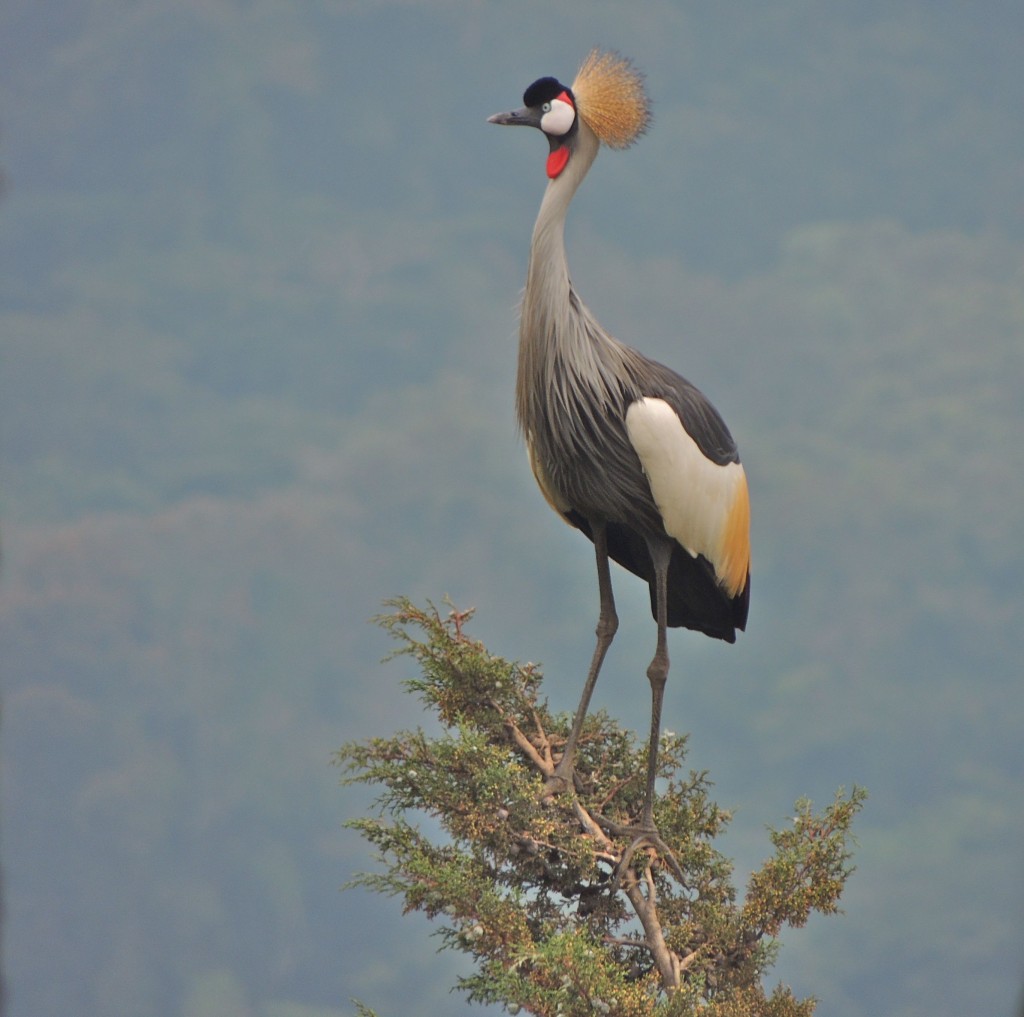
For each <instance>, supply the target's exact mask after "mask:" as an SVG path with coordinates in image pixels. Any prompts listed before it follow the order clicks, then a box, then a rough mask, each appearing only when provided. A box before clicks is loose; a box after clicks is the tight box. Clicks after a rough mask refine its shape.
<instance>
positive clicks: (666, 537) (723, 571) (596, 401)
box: [490, 51, 750, 827]
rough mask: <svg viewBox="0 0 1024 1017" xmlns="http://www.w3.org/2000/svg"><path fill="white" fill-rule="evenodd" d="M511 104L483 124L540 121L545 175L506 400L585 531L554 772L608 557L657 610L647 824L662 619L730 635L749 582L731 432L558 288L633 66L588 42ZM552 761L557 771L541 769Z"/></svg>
mask: <svg viewBox="0 0 1024 1017" xmlns="http://www.w3.org/2000/svg"><path fill="white" fill-rule="evenodd" d="M523 101H524V103H525V106H524V107H523V108H522V109H519V110H514V111H512V112H510V113H501V114H497V115H496V116H494V117H491V118H490V120H491V122H492V123H498V124H508V125H514V124H521V125H525V126H532V127H536V128H539V129H540V130H541V131H542V132H543V133H544V134H545V136H546V137H547V139H548V142H549V154H548V158H547V163H546V170H547V175H548V177H549V182H548V185H547V188H546V190H545V192H544V197H543V199H542V201H541V207H540V211H539V212H538V215H537V221H536V223H535V226H534V230H533V238H532V242H531V247H530V260H529V266H528V269H527V276H526V287H525V290H524V294H523V303H522V313H521V323H520V335H519V359H518V372H517V380H516V412H517V416H518V420H519V425H520V428H521V430H522V432H523V435H524V438H525V441H526V447H527V452H528V454H529V459H530V465H531V467H532V470H533V473H534V476H535V477H536V480H537V483H538V485H539V486H540V489H541V491H542V492H543V494H544V496H545V498H546V499H547V501H548V502H549V504H550V505H551V506H552V507H553V508H554V509H555V511H556V512H558V513H559V514H560V515H561V516H562V517H563V519H565V520H566V521H567V522H568V523H570V524H571V525H573V526H575V527H577V528H578V529H580V530H581V531H583V532H584V533H585V534H586V535H587V536H588V537H590V539H591V540H592V541H593V542H594V546H595V550H596V554H597V565H598V582H599V592H600V597H601V615H600V619H599V622H598V645H597V648H596V650H595V653H594V658H593V660H592V663H591V669H590V672H589V673H588V677H587V684H586V687H585V689H584V694H583V700H582V702H581V704H580V708H579V709H578V711H577V715H576V719H575V721H574V724H573V731H572V733H571V734H570V737H569V741H568V743H567V746H566V752H565V754H564V755H563V763H564V761H565V759H566V757H568V758H569V762H568V763H564V765H563V764H560V766H562V769H563V772H562V773H561V774H559V776H561V777H563V778H564V777H565V776H566V771H570V770H571V756H572V752H573V750H574V748H575V744H576V739H577V738H578V735H579V730H580V727H581V725H582V721H583V716H584V715H585V713H586V709H587V705H588V702H589V698H590V693H591V691H592V689H593V686H594V683H595V682H596V679H597V673H598V671H599V669H600V666H601V662H602V660H603V657H604V654H605V652H606V650H607V648H608V645H609V644H610V642H611V639H612V636H613V635H614V632H615V629H616V628H617V624H618V620H617V617H616V615H615V608H614V601H613V598H612V592H611V582H610V578H609V576H608V558H609V557H610V558H612V559H613V560H615V561H617V562H619V564H621V565H623V566H624V567H625V568H627V569H628V570H629V571H631V572H633V573H634V574H636V575H637V576H639V577H641V578H642V579H644V580H646V581H647V582H648V584H649V587H650V594H651V610H652V613H653V615H654V617H655V620H656V621H657V622H658V648H657V651H656V653H655V659H654V660H653V661H652V663H651V667H650V668H648V676H649V678H650V680H651V685H652V689H653V690H654V697H655V698H654V708H653V711H652V736H651V737H652V744H651V749H652V751H651V757H650V759H651V762H650V766H651V772H650V774H649V782H648V789H649V793H648V804H647V806H646V807H645V824H643V825H646V826H648V827H649V826H651V825H652V819H651V814H650V800H651V798H652V795H653V783H654V767H655V762H654V760H655V758H656V755H657V731H658V728H659V726H660V710H661V691H662V690H663V687H664V682H665V677H666V675H667V672H668V654H667V649H666V646H665V628H666V627H668V626H685V627H687V628H691V629H696V630H698V631H701V632H704V633H706V634H707V635H709V636H713V637H715V638H718V639H724V640H726V641H728V642H733V641H735V638H736V630H737V629H742V628H744V626H745V624H746V620H747V607H748V603H749V591H750V577H749V572H750V569H749V565H750V544H749V522H750V509H749V499H748V493H747V483H746V477H745V475H744V471H743V467H742V465H741V464H740V460H739V456H738V454H737V450H736V444H735V442H734V441H733V439H732V436H731V435H730V433H729V430H728V428H727V427H726V426H725V423H724V422H723V420H722V418H721V417H720V416H719V414H718V413H717V411H716V410H715V409H714V407H713V406H712V405H711V403H710V402H709V401H708V400H707V399H706V398H705V397H704V395H702V394H701V392H700V391H699V390H698V389H697V388H696V387H695V386H693V385H692V384H690V382H688V381H687V380H686V379H685V378H682V377H681V376H680V375H678V374H676V373H675V372H674V371H672V370H671V369H669V368H668V367H665V366H664V365H662V364H659V363H657V362H656V361H653V360H650V359H648V358H647V357H645V356H644V355H643V354H641V353H639V352H637V351H636V350H635V349H632V348H631V347H629V346H626V345H624V344H623V343H621V342H619V341H618V340H616V339H614V338H613V337H612V336H610V335H609V334H608V333H607V332H605V331H604V329H603V328H602V327H601V326H600V324H599V323H598V322H597V320H596V318H595V317H594V316H593V315H592V314H591V312H590V311H589V310H588V309H587V307H586V305H585V304H584V303H583V301H582V300H581V299H580V297H579V295H578V294H577V293H576V290H575V288H574V287H573V284H572V281H571V278H570V274H569V268H568V263H567V259H566V253H565V219H566V214H567V211H568V208H569V203H570V201H571V200H572V197H573V195H574V194H575V192H576V189H577V188H578V187H579V185H580V183H581V182H582V181H583V178H584V177H585V176H586V174H587V171H588V170H589V169H590V167H591V165H592V164H593V161H594V159H595V158H596V156H597V153H598V150H599V148H600V146H601V144H602V143H605V144H607V145H609V146H610V147H614V148H624V147H627V146H628V145H630V144H631V143H632V142H633V141H634V140H635V139H636V137H637V136H638V135H639V134H641V133H642V132H643V131H644V130H645V129H646V127H647V124H648V121H649V112H648V103H647V97H646V94H645V92H644V88H643V79H642V77H641V76H640V75H639V74H638V73H637V72H636V71H635V70H634V69H633V67H632V65H631V64H630V63H629V62H628V61H626V60H623V59H622V58H621V57H618V56H617V55H615V54H611V53H601V52H599V51H595V52H593V53H592V54H591V55H590V56H589V57H588V58H587V60H586V61H585V62H584V65H583V66H582V67H581V69H580V72H579V74H578V75H577V77H576V80H575V81H574V82H573V85H572V86H571V87H567V86H565V85H563V84H561V83H560V82H559V81H558V80H557V79H555V78H541V79H539V80H537V81H535V82H534V83H533V84H532V85H531V86H530V87H529V88H528V89H527V90H526V93H525V94H524V96H523ZM556 773H557V771H556Z"/></svg>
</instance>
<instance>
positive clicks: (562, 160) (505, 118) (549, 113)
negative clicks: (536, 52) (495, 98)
mask: <svg viewBox="0 0 1024 1017" xmlns="http://www.w3.org/2000/svg"><path fill="white" fill-rule="evenodd" d="M487 122H488V123H489V124H502V125H504V126H511V127H514V126H523V127H536V128H538V129H539V130H541V131H543V132H544V136H545V137H546V138H547V139H548V144H549V146H550V151H549V153H548V166H547V170H548V176H549V177H551V178H552V179H554V178H555V177H557V176H558V174H559V173H561V172H562V170H563V169H565V164H566V163H567V162H568V161H569V152H570V145H571V142H572V138H573V137H574V136H575V134H576V132H577V130H578V129H579V123H578V121H577V119H576V98H575V96H573V94H572V89H571V88H568V87H567V86H566V85H563V84H562V83H561V82H560V81H559V80H558V79H557V78H538V79H537V80H536V81H535V82H534V83H533V84H532V85H530V87H529V88H528V89H527V90H526V91H525V92H524V93H523V106H522V108H521V109H514V110H510V111H509V112H508V113H495V114H494V116H492V117H488V118H487Z"/></svg>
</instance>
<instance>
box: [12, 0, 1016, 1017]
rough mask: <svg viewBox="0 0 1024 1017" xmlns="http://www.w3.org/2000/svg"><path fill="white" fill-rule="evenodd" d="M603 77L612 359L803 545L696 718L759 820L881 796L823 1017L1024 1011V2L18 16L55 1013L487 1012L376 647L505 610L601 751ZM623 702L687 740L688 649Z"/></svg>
mask: <svg viewBox="0 0 1024 1017" xmlns="http://www.w3.org/2000/svg"><path fill="white" fill-rule="evenodd" d="M595 43H597V44H601V45H604V46H609V47H615V48H618V49H620V50H621V51H622V52H623V53H625V54H627V55H629V56H630V57H632V58H633V59H634V60H635V61H636V63H637V64H638V65H639V66H640V67H641V68H643V69H644V70H645V71H646V72H647V76H648V85H649V88H650V91H651V93H652V96H653V99H654V110H655V120H654V125H653V128H652V130H651V132H650V134H649V135H648V136H647V137H646V138H644V139H643V141H642V143H641V144H640V145H638V146H637V147H636V148H635V149H633V150H631V151H629V152H628V153H624V154H620V153H605V154H603V155H602V156H601V157H600V158H599V160H598V162H597V164H596V165H595V167H594V169H593V171H592V172H591V175H590V178H589V179H588V180H587V182H586V184H585V185H584V187H583V188H582V190H581V192H580V194H579V196H578V197H577V199H576V201H575V203H574V207H573V209H572V211H571V212H570V223H569V235H568V243H569V248H570V252H569V253H570V262H571V264H572V266H573V273H574V279H575V281H576V283H577V286H578V288H579V289H580V291H581V293H582V294H583V295H584V297H585V298H586V299H587V301H588V303H589V305H590V307H591V308H592V309H593V310H594V311H595V313H596V314H597V315H598V316H599V318H600V319H601V320H602V322H603V323H604V324H605V325H606V327H608V328H609V329H610V330H612V331H613V332H614V333H615V334H617V335H618V336H619V337H620V338H622V339H623V340H624V341H626V342H629V343H631V344H635V345H637V346H638V347H640V348H641V349H643V350H644V351H645V352H646V353H648V354H649V355H651V356H654V357H656V358H657V359H659V360H662V361H664V362H666V363H668V364H671V365H672V366H673V367H675V368H677V369H678V370H680V371H681V372H682V373H684V374H685V375H687V376H688V377H690V378H691V379H692V380H694V381H695V382H697V383H698V384H699V385H700V386H701V388H702V389H703V390H704V391H705V392H707V393H708V394H709V396H711V398H712V399H713V400H714V402H715V403H716V405H717V406H718V407H719V409H720V410H721V411H722V412H723V414H724V415H725V417H726V419H727V420H728V421H729V423H730V427H731V428H732V430H733V433H734V434H735V436H736V437H737V440H738V441H739V444H740V448H741V452H742V454H743V458H744V462H745V465H746V468H747V472H748V475H749V477H750V481H751V488H752V497H753V503H754V513H755V515H754V534H753V539H754V575H753V599H752V605H751V618H750V624H749V627H748V632H747V633H746V635H745V636H744V637H743V638H742V639H741V640H740V642H739V643H738V644H737V645H736V646H735V647H727V646H724V645H718V644H717V643H713V642H712V641H710V640H707V639H703V638H702V637H700V636H696V635H693V634H690V633H678V634H674V635H673V643H672V647H671V649H672V655H673V674H672V680H671V682H670V686H669V689H668V693H667V697H666V707H665V722H666V726H668V727H670V728H672V729H674V730H677V731H684V730H685V731H690V732H692V738H691V742H690V752H691V755H690V760H691V762H692V764H693V765H694V766H696V767H700V768H705V767H706V768H707V769H709V770H710V772H711V776H712V778H713V779H714V780H715V782H716V794H717V798H718V800H719V801H720V803H721V804H722V805H723V806H726V807H730V806H731V807H734V808H735V809H736V819H735V821H734V823H733V825H732V828H731V832H730V835H729V838H727V842H726V844H725V845H724V846H725V849H726V850H731V851H732V853H733V854H734V855H735V857H736V858H737V860H738V865H739V869H740V871H741V872H742V871H743V870H744V869H752V868H753V867H755V866H756V865H757V863H758V862H759V861H760V854H759V853H760V852H761V851H763V850H764V843H765V839H764V832H763V831H764V825H765V824H766V823H775V824H778V823H779V822H780V820H781V819H782V818H783V817H784V815H785V811H784V810H785V809H786V808H788V803H790V802H792V801H793V800H794V799H795V798H796V797H798V796H800V795H804V794H807V795H810V796H812V797H813V798H815V799H816V800H817V801H819V802H823V801H827V800H829V799H831V796H832V792H833V791H834V790H835V788H836V787H837V786H839V785H841V784H845V785H847V786H849V785H851V784H853V783H857V784H861V785H864V786H866V787H867V788H868V789H869V791H870V793H871V798H870V801H869V803H868V807H867V810H866V812H865V814H864V816H863V817H862V819H861V821H860V824H859V826H858V831H857V832H858V835H859V847H858V849H857V852H856V855H855V861H856V863H857V865H858V871H857V872H856V873H855V875H854V876H853V878H852V880H851V883H850V887H849V891H848V893H847V895H846V897H845V898H844V903H845V908H846V914H845V915H844V916H842V917H840V918H833V919H830V920H828V921H822V922H820V923H812V926H811V928H810V930H807V931H805V932H804V933H802V934H794V935H793V936H792V937H790V939H788V940H787V941H786V942H785V944H784V948H783V950H782V953H781V958H780V963H779V965H778V967H777V969H776V970H777V972H778V973H779V976H780V977H782V978H784V979H786V980H787V981H788V982H789V983H790V984H792V985H793V987H794V990H795V991H796V992H797V994H798V995H806V994H814V995H817V996H818V997H819V998H820V999H821V1001H822V1002H821V1004H820V1007H819V1011H818V1012H819V1014H821V1015H824V1017H856V1015H862V1014H865V1013H885V1014H887V1015H890V1017H924V1015H928V1017H931V1015H935V1014H944V1013H948V1014H963V1013H985V1014H1009V1013H1011V1012H1012V1010H1013V1008H1014V1005H1015V1003H1016V1002H1017V1001H1018V998H1019V990H1020V987H1021V984H1022V983H1024V957H1022V955H1021V949H1020V944H1021V943H1022V942H1024V850H1022V845H1024V792H1022V788H1024V743H1022V739H1021V731H1022V730H1024V683H1022V677H1024V666H1022V663H1021V662H1022V660H1024V637H1022V635H1021V621H1020V618H1021V614H1022V608H1024V583H1022V578H1021V577H1022V575H1024V541H1022V539H1021V533H1022V524H1024V456H1022V452H1021V448H1022V440H1024V426H1022V425H1024V396H1022V391H1024V388H1022V380H1024V121H1022V119H1021V109H1022V108H1024V76H1022V75H1021V73H1020V67H1021V62H1022V59H1024V10H1020V9H1018V7H1017V6H1015V5H1010V4H1001V3H995V2H993V3H986V4H983V5H982V6H981V7H966V6H963V5H957V4H951V3H924V2H920V0H919V2H897V3H890V4H873V3H861V4H857V5H850V4H838V3H837V4H827V5H814V4H809V3H805V2H801V0H781V2H778V3H774V4H771V5H764V4H758V3H754V2H748V0H744V2H737V3H733V4H728V5H702V4H697V3H690V2H680V3H672V2H654V3H650V4H646V5H644V6H642V7H633V8H629V9H627V8H625V7H620V6H619V5H614V4H585V3H582V2H577V0H570V2H568V3H563V4H561V5H557V6H552V5H549V4H539V3H534V2H532V0H531V2H526V3H522V4H517V5H509V4H498V3H495V2H493V0H451V2H449V3H442V4H425V3H416V2H404V3H400V2H394V3H391V2H386V0H380V2H377V3H373V2H370V0H365V2H360V0H353V2H348V3H326V2H319V0H316V2H313V3H307V4H291V3H286V2H275V0H256V2H252V3H242V2H240V0H235V2H231V0H210V2H206V3H203V4H186V5H173V4H169V3H165V2H161V0H137V2H128V0H119V2H118V0H86V2H83V3H77V4H73V3H69V2H66V0H65V2H61V0H47V2H45V3H32V2H29V0H8V3H6V4H5V5H4V6H3V8H2V9H0V169H2V171H3V174H4V179H5V190H4V193H3V196H2V200H0V470H2V473H0V482H2V495H0V499H2V500H0V511H2V517H3V545H4V565H3V571H2V574H0V646H2V647H3V650H2V653H3V658H2V659H3V725H2V738H3V741H2V752H3V828H2V840H0V843H2V848H3V875H4V880H5V887H4V891H5V927H4V953H5V957H4V963H5V971H6V977H7V981H8V983H9V997H8V1011H9V1013H10V1015H11V1017H40V1015H47V1014H71V1013H74V1014H76V1015H79V1017H120V1015H124V1017H207V1015H210V1017H213V1015H217V1017H235V1015H238V1017H328V1015H332V1017H339V1015H341V1014H350V1013H352V1008H351V1006H350V1004H349V1000H350V997H353V996H358V997H361V998H363V999H365V1000H366V1002H367V1003H369V1004H372V1005H373V1006H374V1007H375V1008H376V1009H377V1010H378V1011H379V1012H380V1013H381V1014H402V1015H406V1017H428V1015H429V1017H433V1015H437V1014H447V1013H451V1012H455V1011H458V1010H461V1009H462V1007H463V1003H462V1001H461V1000H459V999H457V997H452V996H450V995H449V994H448V987H449V985H450V984H451V981H452V969H451V967H450V966H449V965H450V963H451V962H450V961H449V960H447V959H441V960H439V959H438V958H437V956H436V955H435V952H434V951H435V949H436V946H437V943H436V941H433V940H431V939H430V938H429V936H428V935H427V933H428V931H429V927H428V926H426V925H425V924H424V923H422V922H420V921H418V920H416V919H411V918H407V919H402V918H401V917H400V915H399V913H398V909H397V906H395V907H393V908H390V909H389V908H388V907H387V906H386V905H383V906H382V905H381V903H380V902H379V901H376V900H373V899H370V898H367V897H365V896H361V895H360V894H359V893H357V892H349V893H345V894H342V893H339V892H337V891H338V887H339V886H340V885H341V884H342V883H343V882H345V881H346V880H347V879H348V878H350V877H351V875H352V874H353V872H354V871H356V870H359V869H362V868H366V867H367V866H368V865H371V864H372V861H371V860H370V859H368V858H367V857H366V856H365V854H364V853H363V848H362V846H361V844H360V843H359V842H358V840H357V839H356V838H355V837H354V836H352V835H351V834H349V833H346V832H345V831H343V830H342V828H341V824H342V823H343V821H344V820H345V819H347V818H351V817H352V816H353V815H355V814H357V813H358V812H359V810H360V809H361V808H362V807H363V806H364V805H365V802H364V801H362V800H361V799H360V798H359V797H358V794H359V792H357V791H354V790H352V789H341V788H340V787H339V786H338V774H337V773H336V772H335V771H333V770H332V769H331V768H330V766H329V761H330V757H331V754H332V752H333V750H334V749H336V748H337V747H338V746H339V745H340V744H341V743H342V742H343V741H345V740H346V739H350V738H355V737H364V736H368V735H371V734H375V733H380V734H388V733H390V732H392V731H394V730H396V729H398V728H399V727H402V726H409V725H414V724H416V723H417V722H418V717H417V716H416V714H415V709H414V706H413V705H411V703H410V702H408V701H407V700H408V697H406V696H403V695H401V693H400V680H401V679H402V678H403V677H407V669H406V668H407V666H406V665H402V664H398V663H392V664H388V665H381V664H379V663H378V661H379V659H380V657H381V656H382V655H383V654H384V653H386V652H387V650H388V649H389V645H388V641H387V640H386V638H385V637H384V636H383V635H382V634H381V633H380V632H378V631H377V630H376V629H375V628H374V627H372V626H371V625H369V624H367V619H368V618H369V617H370V616H372V615H373V614H375V613H376V612H377V610H378V609H379V606H380V603H381V601H382V600H383V599H384V598H385V597H388V596H392V595H396V594H402V595H408V596H409V597H411V598H413V599H414V600H421V599H423V598H425V597H432V598H434V599H435V600H440V598H441V597H442V596H443V595H445V594H450V595H451V597H452V598H453V600H454V601H455V602H456V603H457V604H458V605H459V606H460V607H467V606H470V605H473V606H475V607H476V608H477V616H476V619H475V620H474V622H473V630H474V634H475V635H476V636H477V637H478V638H481V639H483V640H484V641H485V642H486V643H487V644H488V645H489V647H490V648H491V649H492V650H493V651H494V652H496V653H500V654H503V655H505V656H508V657H514V658H519V659H522V660H527V659H531V660H538V661H541V662H542V664H543V668H544V671H545V674H546V675H547V683H546V689H547V691H548V693H549V695H551V696H552V701H553V705H555V706H556V707H558V708H561V709H570V708H572V707H573V706H574V705H575V702H576V697H577V694H578V691H579V686H580V683H581V681H582V677H583V673H584V670H585V667H586V664H587V661H588V659H589V654H590V650H591V643H592V633H593V625H594V622H595V620H596V599H597V598H596V589H595V583H594V576H593V562H592V553H591V550H590V548H589V545H588V544H587V542H586V541H585V540H583V539H582V538H580V537H579V535H578V534H576V533H573V532H572V531H570V530H569V528H567V527H565V526H563V525H562V524H560V523H559V522H558V520H557V519H556V518H555V517H554V515H553V514H552V513H551V512H550V510H549V509H548V508H547V506H546V505H545V504H544V502H543V499H542V498H541V497H540V495H539V494H538V493H537V491H536V490H535V487H534V483H533V480H532V478H531V477H530V474H529V469H528V467H527V465H526V462H525V455H524V453H523V450H522V448H521V447H520V443H519V441H518V439H517V436H516V434H515V427H514V420H513V412H512V398H511V393H512V381H513V374H514V366H515V332H516V317H517V310H516V302H517V296H518V293H519V291H520V288H521V286H522V281H523V277H524V273H525V266H526V254H527V248H528V243H529V234H530V228H531V225H532V221H533V216H534V214H535V211H536V207H537V204H538V202H539V200H540V195H541V192H542V189H543V187H544V182H545V178H544V174H543V163H542V160H543V157H544V147H543V142H542V140H541V139H539V138H537V137H529V136H526V135H525V132H523V134H520V133H518V132H499V131H495V130H493V128H490V127H488V126H487V125H486V123H485V122H484V121H485V119H486V117H487V116H488V115H489V114H491V113H493V112H496V111H498V110H502V109H507V108H510V107H512V106H515V105H518V103H519V98H520V95H521V93H522V90H523V88H524V87H525V86H526V85H527V84H529V82H530V81H532V80H533V79H534V78H536V77H538V76H540V75H542V74H556V75H559V76H561V77H562V78H564V79H571V77H572V75H573V73H574V70H575V67H576V66H577V64H578V62H579V61H580V59H581V58H582V57H583V56H584V54H585V53H586V52H587V50H588V49H589V48H590V47H591V46H592V45H594V44H595ZM613 579H614V580H615V582H616V592H617V598H618V601H619V605H620V615H621V621H622V625H621V628H620V631H619V635H618V637H617V640H616V643H615V646H614V647H613V648H612V651H611V653H610V655H609V659H608V663H607V664H606V667H605V672H604V677H603V679H602V683H601V684H600V685H599V686H598V690H597V694H596V703H595V705H599V706H607V707H608V708H609V709H611V710H612V711H614V713H615V715H616V716H618V717H620V718H621V719H622V720H623V721H624V722H626V723H628V724H632V725H634V726H636V727H638V728H643V727H644V725H645V724H646V722H647V710H648V691H647V683H646V680H645V678H644V674H643V669H644V668H645V667H646V663H647V660H648V659H649V656H650V652H651V647H652V641H653V626H652V624H651V622H650V618H649V614H648V608H647V594H646V590H645V589H644V588H643V587H642V586H641V585H640V584H638V583H636V582H635V581H633V580H632V578H631V577H629V576H628V575H626V574H625V573H622V572H621V571H617V572H616V574H615V575H614V576H613Z"/></svg>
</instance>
